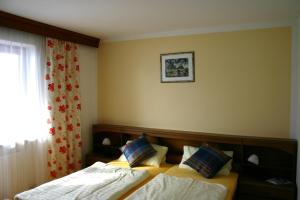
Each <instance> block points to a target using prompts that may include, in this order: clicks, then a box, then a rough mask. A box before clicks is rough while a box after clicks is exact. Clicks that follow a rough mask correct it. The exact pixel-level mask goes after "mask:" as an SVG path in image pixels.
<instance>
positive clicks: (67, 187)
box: [15, 160, 237, 200]
mask: <svg viewBox="0 0 300 200" xmlns="http://www.w3.org/2000/svg"><path fill="white" fill-rule="evenodd" d="M103 167H104V168H105V167H109V168H106V170H108V169H109V170H108V171H109V172H113V173H119V174H122V173H123V171H124V170H125V172H126V173H127V172H129V174H131V176H130V178H124V179H120V181H119V182H118V181H116V179H119V178H120V177H122V176H116V175H115V176H113V178H111V177H109V176H106V177H105V175H104V174H105V173H104V172H103V173H99V170H104V168H103ZM111 167H112V168H111ZM119 168H120V169H123V170H120V169H119ZM111 170H112V171H111ZM126 170H130V171H126ZM160 174H166V175H169V176H174V177H184V178H193V179H195V180H201V181H205V182H211V183H219V184H223V185H224V186H225V187H226V188H227V194H226V200H229V199H231V198H232V197H233V193H234V191H235V189H236V184H237V174H236V173H231V174H230V175H229V176H227V177H225V176H217V177H216V178H213V179H206V178H204V177H202V176H200V175H199V174H198V173H197V172H194V171H192V170H188V169H181V168H178V165H174V164H168V163H163V164H161V166H160V167H154V166H138V167H134V168H132V169H130V166H129V164H128V162H124V161H117V160H116V161H112V162H110V163H108V164H105V163H101V162H96V163H95V164H94V165H92V166H90V167H88V168H85V169H83V170H80V171H78V172H76V173H73V174H71V175H68V176H66V177H63V178H61V179H57V180H54V181H51V182H49V183H46V184H43V185H41V186H39V187H36V188H34V189H32V190H29V191H25V192H23V193H20V194H18V195H16V197H15V199H16V200H27V199H30V200H39V199H40V200H41V199H43V200H47V199H60V200H72V199H83V200H88V199H119V200H123V199H127V198H128V197H129V196H130V195H132V194H134V193H135V192H136V191H137V190H138V189H139V188H142V187H143V186H145V185H147V184H148V183H149V182H151V181H152V180H153V179H154V178H155V177H157V176H158V175H160ZM106 175H107V174H106ZM80 176H82V177H80ZM78 177H80V178H78ZM101 179H102V181H99V180H101ZM103 179H106V181H104V182H103ZM108 183H109V184H110V186H108ZM99 185H100V187H99ZM102 185H105V187H102ZM160 195H163V194H160ZM139 198H140V197H139ZM139 198H137V199H139Z"/></svg>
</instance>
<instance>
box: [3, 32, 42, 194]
mask: <svg viewBox="0 0 300 200" xmlns="http://www.w3.org/2000/svg"><path fill="white" fill-rule="evenodd" d="M44 43H45V42H44V38H42V37H39V36H36V35H32V34H28V33H24V32H19V31H14V30H11V29H6V28H2V27H1V28H0V92H1V95H0V111H1V112H0V124H1V126H0V127H1V128H0V180H1V181H0V199H5V198H12V197H13V195H15V194H16V193H18V192H21V191H24V190H26V189H29V188H31V187H33V186H36V185H38V184H40V183H42V182H44V181H45V180H46V179H47V178H46V177H47V132H48V131H47V130H48V127H47V123H46V119H47V117H48V116H47V115H48V112H47V110H46V95H45V94H46V93H45V92H44V91H45V89H44V81H43V74H44V64H43V63H44V60H43V57H44V54H45V53H44V52H45V51H44V47H43V46H44Z"/></svg>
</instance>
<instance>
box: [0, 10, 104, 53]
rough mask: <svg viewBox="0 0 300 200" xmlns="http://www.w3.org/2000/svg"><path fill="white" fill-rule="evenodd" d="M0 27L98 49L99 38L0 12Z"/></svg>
mask: <svg viewBox="0 0 300 200" xmlns="http://www.w3.org/2000/svg"><path fill="white" fill-rule="evenodd" d="M0 26H5V27H8V28H13V29H17V30H20V31H25V32H29V33H34V34H38V35H43V36H46V37H53V38H56V39H61V40H65V41H70V42H74V43H78V44H84V45H87V46H92V47H96V48H98V47H99V42H100V39H99V38H95V37H91V36H88V35H84V34H81V33H77V32H74V31H69V30H66V29H63V28H59V27H56V26H52V25H49V24H45V23H41V22H38V21H34V20H31V19H28V18H24V17H20V16H17V15H13V14H10V13H7V12H4V11H1V10H0Z"/></svg>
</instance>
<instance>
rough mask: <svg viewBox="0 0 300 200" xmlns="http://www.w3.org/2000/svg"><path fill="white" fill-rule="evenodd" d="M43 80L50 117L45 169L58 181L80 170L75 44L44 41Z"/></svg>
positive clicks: (77, 78) (77, 68)
mask: <svg viewBox="0 0 300 200" xmlns="http://www.w3.org/2000/svg"><path fill="white" fill-rule="evenodd" d="M46 43H47V44H46V59H47V60H46V65H47V70H46V74H45V79H46V82H47V87H48V110H49V111H50V116H51V117H50V118H49V119H48V123H49V125H50V128H49V137H50V140H49V145H48V168H49V172H50V177H52V178H58V177H61V176H64V175H67V174H69V173H72V172H74V171H76V170H78V169H80V168H81V164H82V162H81V146H82V142H81V127H80V110H81V104H80V94H79V61H78V55H77V45H76V44H74V43H71V42H66V41H61V40H57V39H52V38H47V39H46Z"/></svg>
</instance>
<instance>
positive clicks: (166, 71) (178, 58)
mask: <svg viewBox="0 0 300 200" xmlns="http://www.w3.org/2000/svg"><path fill="white" fill-rule="evenodd" d="M160 68H161V72H160V73H161V82H162V83H172V82H173V83H174V82H195V64H194V52H193V51H191V52H182V53H168V54H161V55H160Z"/></svg>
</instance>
